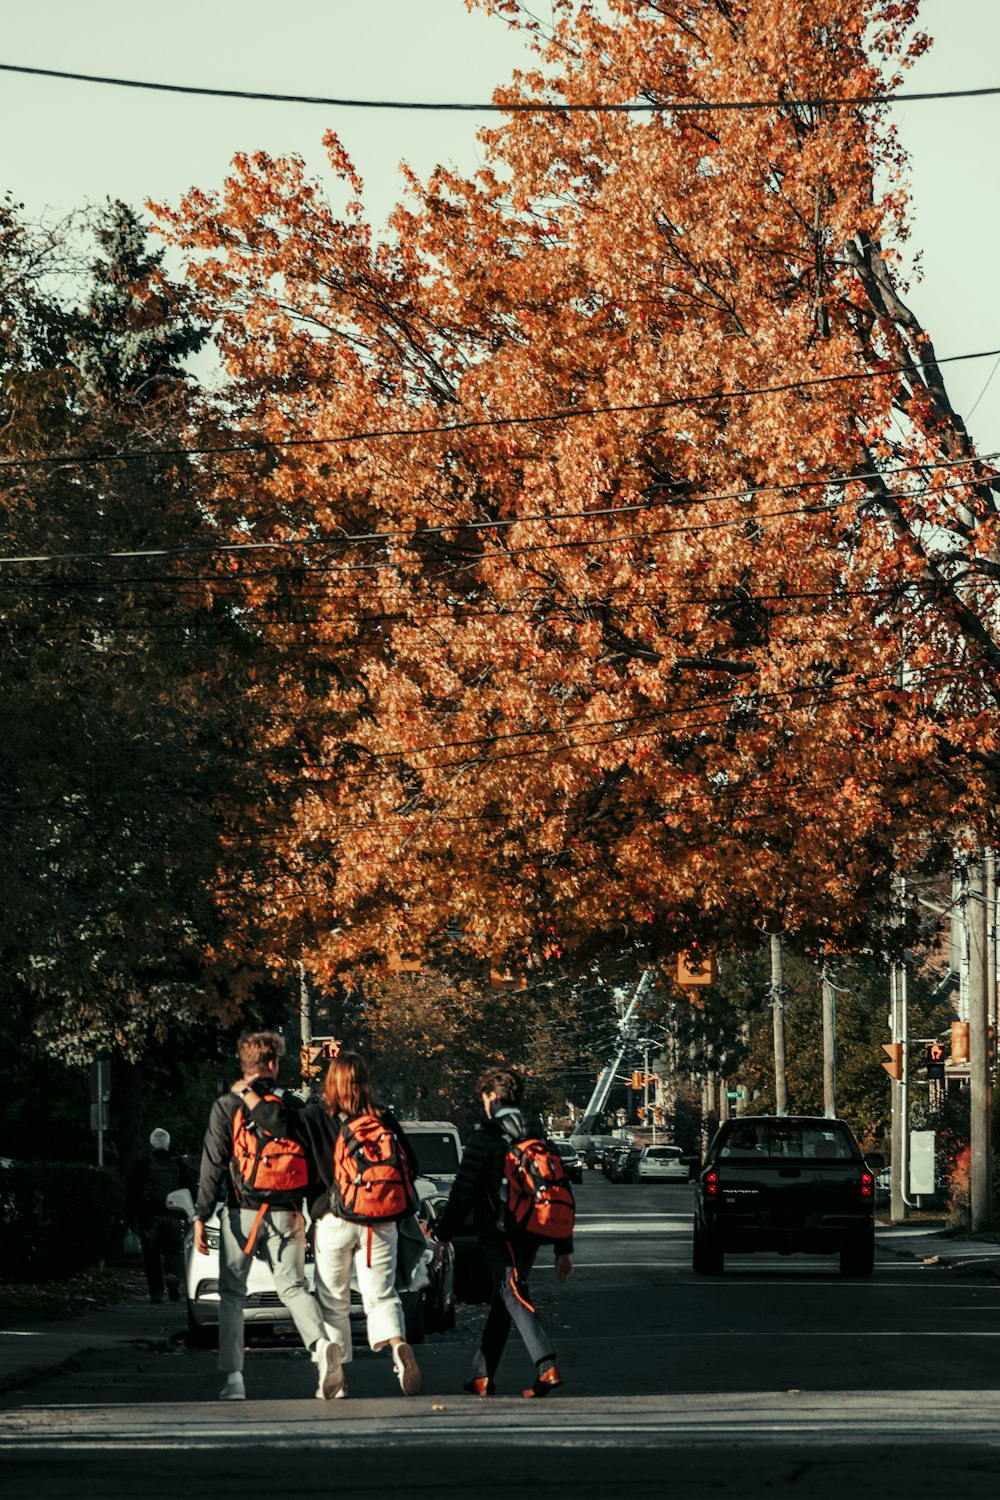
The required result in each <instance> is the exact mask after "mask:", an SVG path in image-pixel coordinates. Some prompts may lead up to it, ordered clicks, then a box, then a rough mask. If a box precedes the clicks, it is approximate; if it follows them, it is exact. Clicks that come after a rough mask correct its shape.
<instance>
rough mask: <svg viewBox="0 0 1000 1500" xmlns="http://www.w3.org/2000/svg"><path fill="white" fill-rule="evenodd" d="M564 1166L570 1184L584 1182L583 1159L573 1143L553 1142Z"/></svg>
mask: <svg viewBox="0 0 1000 1500" xmlns="http://www.w3.org/2000/svg"><path fill="white" fill-rule="evenodd" d="M552 1144H553V1146H554V1147H555V1149H556V1150H557V1151H558V1153H559V1156H560V1159H561V1161H562V1164H563V1171H564V1172H565V1173H566V1176H567V1177H568V1178H569V1180H570V1182H582V1181H583V1157H582V1156H581V1155H580V1153H579V1151H577V1149H576V1147H575V1146H574V1145H573V1144H572V1142H571V1141H553V1142H552Z"/></svg>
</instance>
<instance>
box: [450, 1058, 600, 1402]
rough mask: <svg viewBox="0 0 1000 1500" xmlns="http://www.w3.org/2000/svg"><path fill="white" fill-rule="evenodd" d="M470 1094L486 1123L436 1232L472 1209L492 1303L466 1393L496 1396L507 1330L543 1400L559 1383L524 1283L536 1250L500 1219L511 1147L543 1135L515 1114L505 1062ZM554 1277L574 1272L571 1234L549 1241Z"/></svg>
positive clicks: (516, 1087)
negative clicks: (521, 1348) (516, 1338)
mask: <svg viewBox="0 0 1000 1500" xmlns="http://www.w3.org/2000/svg"><path fill="white" fill-rule="evenodd" d="M476 1090H477V1092H478V1094H479V1097H480V1099H481V1100H482V1106H483V1113H484V1115H485V1117H486V1118H485V1119H484V1120H483V1121H482V1122H481V1123H480V1124H479V1125H478V1126H477V1128H476V1130H475V1131H474V1133H473V1135H472V1137H471V1139H470V1140H469V1143H468V1145H467V1146H466V1148H465V1151H464V1152H463V1153H462V1160H461V1162H460V1163H459V1168H458V1172H457V1174H456V1176H455V1181H454V1183H453V1185H452V1189H451V1193H450V1195H449V1197H448V1203H447V1206H446V1207H445V1211H444V1213H443V1215H442V1217H441V1221H440V1223H439V1224H438V1226H437V1228H436V1229H435V1237H436V1238H437V1240H438V1241H439V1242H440V1243H441V1244H447V1243H448V1242H449V1241H450V1240H451V1239H453V1238H454V1236H455V1235H456V1234H457V1233H458V1231H459V1229H460V1228H461V1226H462V1224H463V1223H464V1222H465V1219H466V1216H467V1214H468V1212H469V1210H470V1209H471V1210H472V1213H473V1217H474V1222H475V1226H476V1232H477V1235H478V1238H479V1243H480V1245H481V1246H482V1249H483V1253H484V1255H485V1257H486V1265H487V1268H488V1270H489V1274H490V1280H491V1282H492V1285H493V1300H492V1302H491V1304H490V1310H489V1314H488V1315H487V1318H486V1323H485V1325H484V1327H483V1332H482V1337H481V1339H480V1343H479V1348H478V1349H477V1350H476V1354H475V1358H474V1359H473V1363H472V1370H471V1373H470V1376H469V1379H468V1380H467V1381H466V1382H465V1386H464V1389H465V1390H467V1391H468V1392H469V1393H470V1394H471V1395H474V1396H493V1395H495V1394H496V1385H495V1380H494V1378H495V1376H496V1372H497V1366H498V1365H499V1363H500V1357H501V1355H502V1354H503V1351H504V1348H505V1346H506V1343H507V1338H508V1335H509V1334H510V1329H511V1324H513V1325H514V1326H515V1327H516V1328H517V1331H518V1333H519V1334H520V1336H521V1339H522V1340H523V1342H524V1345H525V1348H526V1349H527V1351H528V1354H529V1355H530V1357H531V1359H532V1361H533V1363H534V1367H535V1377H534V1380H533V1381H532V1383H531V1385H530V1386H529V1387H528V1388H527V1389H526V1390H523V1391H522V1395H524V1396H546V1395H548V1394H549V1392H550V1391H553V1390H555V1389H556V1388H557V1387H558V1386H560V1385H562V1383H563V1382H562V1377H561V1375H560V1374H559V1371H558V1369H557V1368H556V1356H555V1349H554V1348H553V1345H552V1341H551V1339H550V1338H549V1335H548V1334H547V1333H546V1331H545V1329H544V1327H543V1326H542V1322H541V1319H540V1318H539V1316H538V1313H537V1311H536V1309H535V1307H534V1305H533V1304H532V1301H531V1295H530V1292H529V1289H528V1277H529V1275H530V1273H531V1268H532V1266H533V1265H534V1262H535V1256H536V1254H537V1252H538V1249H539V1246H540V1245H541V1244H543V1243H545V1242H544V1241H543V1240H541V1239H539V1238H538V1237H537V1236H534V1235H531V1234H529V1233H527V1232H524V1231H519V1230H518V1229H517V1228H516V1227H513V1226H511V1225H510V1224H509V1223H507V1222H506V1220H505V1215H504V1211H503V1210H504V1194H503V1191H502V1187H503V1184H504V1177H505V1173H504V1166H505V1162H506V1159H507V1153H508V1150H509V1148H510V1145H511V1142H512V1141H517V1140H523V1139H526V1138H529V1137H532V1138H534V1137H539V1138H540V1137H542V1136H543V1135H544V1132H543V1130H542V1126H541V1122H540V1121H538V1120H537V1119H535V1118H534V1117H532V1116H528V1115H525V1114H524V1113H523V1112H522V1110H521V1109H520V1108H519V1106H520V1104H521V1100H522V1098H523V1097H524V1079H523V1078H522V1076H521V1074H520V1073H518V1072H517V1071H516V1070H515V1069H514V1068H512V1067H509V1066H508V1065H507V1064H503V1063H502V1064H498V1065H497V1066H495V1067H492V1068H489V1069H488V1070H487V1071H486V1072H485V1073H484V1074H483V1076H482V1077H481V1078H480V1080H479V1082H478V1083H477V1085H476ZM552 1248H553V1251H554V1254H555V1269H556V1275H557V1276H558V1278H559V1280H560V1281H568V1280H569V1278H570V1276H571V1275H572V1274H573V1239H572V1235H569V1236H568V1237H564V1238H562V1239H557V1240H555V1241H553V1242H552Z"/></svg>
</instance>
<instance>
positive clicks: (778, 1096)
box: [771, 932, 788, 1115]
mask: <svg viewBox="0 0 1000 1500" xmlns="http://www.w3.org/2000/svg"><path fill="white" fill-rule="evenodd" d="M771 1014H772V1018H773V1021H774V1112H775V1114H778V1115H787V1113H788V1090H787V1086H786V1082H785V963H784V954H783V952H782V946H781V934H780V933H777V932H772V934H771Z"/></svg>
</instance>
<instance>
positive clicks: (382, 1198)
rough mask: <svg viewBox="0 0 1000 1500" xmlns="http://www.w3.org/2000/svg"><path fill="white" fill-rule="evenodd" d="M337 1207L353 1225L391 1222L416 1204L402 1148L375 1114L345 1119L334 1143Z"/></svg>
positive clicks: (341, 1216) (336, 1211)
mask: <svg viewBox="0 0 1000 1500" xmlns="http://www.w3.org/2000/svg"><path fill="white" fill-rule="evenodd" d="M330 1197H331V1200H332V1206H333V1210H334V1212H335V1213H336V1214H337V1215H338V1217H339V1218H341V1219H347V1220H349V1221H350V1222H351V1223H352V1224H369V1225H371V1224H391V1223H394V1222H395V1221H396V1220H397V1219H403V1218H405V1217H406V1215H407V1214H408V1213H410V1212H411V1211H412V1209H413V1202H414V1200H413V1183H412V1181H411V1178H410V1167H409V1163H408V1161H407V1159H406V1154H405V1152H404V1150H403V1147H402V1146H401V1145H400V1143H399V1141H398V1140H397V1138H396V1136H395V1134H394V1133H393V1131H391V1130H390V1129H389V1126H388V1125H387V1124H386V1123H385V1121H384V1120H382V1119H381V1118H380V1117H379V1116H378V1115H376V1114H370V1115H356V1116H355V1118H354V1119H353V1120H345V1121H344V1122H343V1124H342V1125H341V1127H340V1133H339V1135H338V1136H337V1139H336V1141H335V1143H334V1147H333V1187H332V1189H331V1193H330Z"/></svg>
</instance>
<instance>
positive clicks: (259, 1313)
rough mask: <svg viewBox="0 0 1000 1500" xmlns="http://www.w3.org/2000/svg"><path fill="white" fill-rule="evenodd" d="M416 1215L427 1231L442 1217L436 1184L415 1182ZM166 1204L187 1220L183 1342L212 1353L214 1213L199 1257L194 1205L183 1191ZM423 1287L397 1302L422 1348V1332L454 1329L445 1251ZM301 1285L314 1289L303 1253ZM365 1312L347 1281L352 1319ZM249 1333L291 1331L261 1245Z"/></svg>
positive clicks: (411, 1338)
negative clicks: (255, 1329)
mask: <svg viewBox="0 0 1000 1500" xmlns="http://www.w3.org/2000/svg"><path fill="white" fill-rule="evenodd" d="M414 1191H415V1194H416V1198H417V1212H418V1214H419V1216H420V1219H421V1221H422V1222H423V1223H424V1224H425V1225H426V1226H427V1229H428V1230H430V1229H431V1228H432V1226H433V1223H434V1221H435V1219H436V1218H437V1217H438V1215H439V1214H440V1213H441V1212H443V1209H444V1204H445V1201H446V1200H445V1199H444V1198H443V1197H442V1195H441V1193H440V1192H439V1191H438V1189H437V1186H436V1185H435V1183H433V1182H431V1181H429V1180H428V1179H427V1178H423V1177H418V1178H417V1179H416V1181H415V1183H414ZM167 1204H168V1206H169V1207H170V1208H174V1209H176V1210H178V1211H180V1212H183V1213H184V1214H186V1215H187V1218H188V1227H187V1232H186V1234H185V1236H184V1275H185V1282H186V1291H187V1325H188V1343H189V1344H190V1345H191V1346H192V1347H197V1348H202V1349H206V1348H215V1347H216V1345H217V1343H218V1338H219V1236H220V1230H219V1212H218V1209H217V1210H216V1212H215V1213H214V1214H213V1215H212V1217H211V1219H209V1220H208V1221H207V1222H206V1224H205V1233H206V1237H207V1239H208V1254H207V1255H199V1254H198V1252H197V1251H196V1250H195V1248H194V1202H193V1200H192V1197H191V1194H190V1193H189V1192H188V1190H187V1188H179V1189H177V1190H176V1191H175V1192H173V1193H169V1194H168V1195H167ZM426 1273H427V1284H426V1285H424V1286H422V1287H420V1289H419V1290H413V1291H401V1292H400V1300H401V1301H402V1304H403V1314H404V1316H405V1319H406V1337H407V1340H408V1342H409V1343H411V1344H420V1343H423V1340H424V1334H425V1332H430V1333H435V1332H444V1331H445V1330H446V1329H449V1328H454V1326H455V1264H454V1254H453V1253H452V1252H451V1251H450V1249H449V1252H448V1254H447V1255H446V1257H445V1259H444V1261H443V1262H437V1261H435V1262H433V1264H431V1263H428V1264H427V1266H426ZM306 1281H307V1283H308V1285H309V1288H310V1290H312V1288H313V1287H314V1285H315V1272H314V1268H313V1260H312V1252H311V1250H309V1249H308V1248H307V1250H306ZM363 1316H364V1308H363V1307H362V1304H361V1294H360V1292H359V1291H358V1284H357V1279H356V1277H355V1276H354V1275H353V1274H352V1276H351V1317H352V1318H362V1317H363ZM243 1317H244V1322H245V1323H246V1325H247V1327H248V1330H249V1329H250V1328H251V1327H253V1326H254V1325H256V1326H264V1327H269V1328H280V1329H282V1330H285V1329H289V1330H290V1329H292V1328H293V1327H294V1324H293V1323H292V1318H291V1314H290V1313H289V1312H288V1309H287V1308H286V1307H285V1305H284V1303H283V1302H282V1301H281V1298H280V1297H279V1296H278V1293H277V1292H276V1291H275V1289H274V1277H273V1276H272V1274H271V1267H270V1265H269V1264H268V1262H267V1260H266V1259H265V1257H264V1251H263V1246H261V1247H260V1248H259V1249H257V1250H255V1251H254V1254H253V1258H252V1262H251V1266H250V1274H249V1276H248V1278H247V1295H246V1302H245V1304H244V1310H243Z"/></svg>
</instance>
